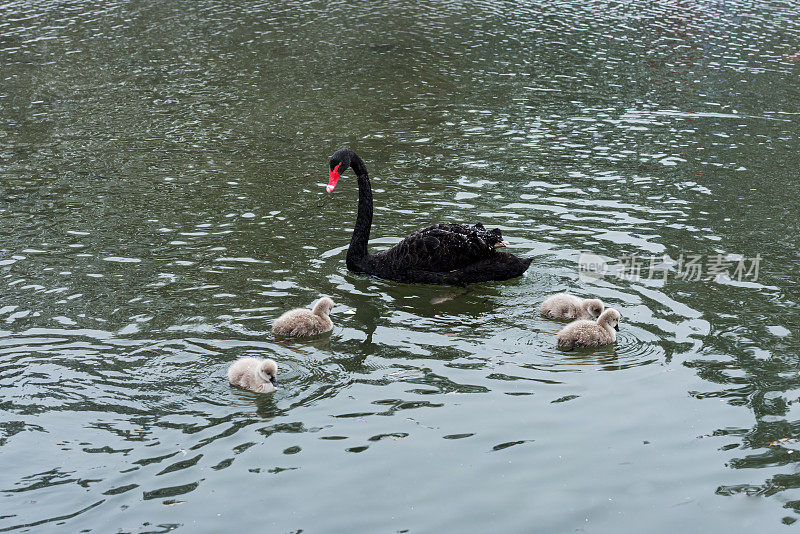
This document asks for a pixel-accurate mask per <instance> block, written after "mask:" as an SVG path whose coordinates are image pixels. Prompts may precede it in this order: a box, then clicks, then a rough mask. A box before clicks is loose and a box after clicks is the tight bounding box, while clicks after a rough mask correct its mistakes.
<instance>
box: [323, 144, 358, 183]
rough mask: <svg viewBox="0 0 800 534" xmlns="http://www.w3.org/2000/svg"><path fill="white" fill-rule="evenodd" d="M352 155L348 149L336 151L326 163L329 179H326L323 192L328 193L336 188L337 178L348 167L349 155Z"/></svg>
mask: <svg viewBox="0 0 800 534" xmlns="http://www.w3.org/2000/svg"><path fill="white" fill-rule="evenodd" d="M352 153H353V151H352V150H350V149H348V148H342V149H341V150H337V151H336V152H334V153H333V156H331V159H330V161H329V162H328V173H329V175H330V178H329V179H328V187H326V188H325V191H327V192H328V193H330V192H331V191H333V189H334V188H335V187H336V182H338V181H339V177H340V176H341V175H343V174H344V171H346V170H347V168H348V167H349V166H350V158H351V154H352Z"/></svg>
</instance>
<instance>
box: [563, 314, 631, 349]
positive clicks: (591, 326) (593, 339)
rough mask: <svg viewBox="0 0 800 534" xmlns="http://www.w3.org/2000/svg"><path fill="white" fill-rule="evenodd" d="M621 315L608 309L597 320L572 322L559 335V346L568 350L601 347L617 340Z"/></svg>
mask: <svg viewBox="0 0 800 534" xmlns="http://www.w3.org/2000/svg"><path fill="white" fill-rule="evenodd" d="M619 318H620V314H619V312H618V311H617V310H615V309H614V308H608V309H607V310H606V311H604V312H603V314H602V315H600V317H599V318H598V319H597V322H594V321H589V320H587V319H579V320H577V321H572V322H571V323H569V324H568V325H567V326H565V327H564V328H563V329H561V331H560V332H559V333H558V346H559V347H564V348H567V349H573V348H575V347H599V346H600V345H608V344H609V343H614V342H615V341H616V340H617V332H616V331H617V330H619Z"/></svg>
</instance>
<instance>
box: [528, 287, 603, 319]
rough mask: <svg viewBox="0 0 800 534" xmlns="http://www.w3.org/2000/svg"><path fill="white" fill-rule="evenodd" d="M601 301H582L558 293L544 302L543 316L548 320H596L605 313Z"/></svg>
mask: <svg viewBox="0 0 800 534" xmlns="http://www.w3.org/2000/svg"><path fill="white" fill-rule="evenodd" d="M603 308H604V306H603V301H602V300H600V299H582V298H580V297H576V296H574V295H568V294H566V293H558V294H557V295H553V296H552V297H550V298H548V299H547V300H545V301H544V302H542V310H541V311H542V315H544V316H545V317H547V318H548V319H594V318H595V317H599V316H600V314H601V313H603Z"/></svg>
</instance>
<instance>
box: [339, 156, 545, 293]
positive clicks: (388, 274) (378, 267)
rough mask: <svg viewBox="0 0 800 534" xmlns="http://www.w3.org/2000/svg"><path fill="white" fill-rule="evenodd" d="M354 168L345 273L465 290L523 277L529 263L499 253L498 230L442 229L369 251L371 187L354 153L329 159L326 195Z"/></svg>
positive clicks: (474, 227)
mask: <svg viewBox="0 0 800 534" xmlns="http://www.w3.org/2000/svg"><path fill="white" fill-rule="evenodd" d="M350 166H352V167H353V172H355V173H356V176H357V177H358V215H357V217H356V225H355V229H354V230H353V237H352V238H351V240H350V247H349V248H348V249H347V268H348V269H350V270H351V271H353V272H357V273H365V274H371V275H374V276H378V277H380V278H386V279H388V280H396V281H399V282H418V283H426V284H450V285H466V284H472V283H476V282H487V281H490V280H508V279H509V278H515V277H517V276H521V275H522V273H524V272H525V270H526V269H527V268H528V266H530V264H531V261H532V259H531V258H520V257H517V256H514V255H513V254H508V253H506V252H499V251H498V250H497V249H498V248H501V247H504V246H505V245H506V243H505V242H504V241H503V236H502V234H501V233H500V230H486V228H484V227H483V225H482V224H476V225H468V224H456V223H439V224H435V225H433V226H430V227H428V228H425V229H423V230H419V231H417V232H414V233H413V234H411V235H410V236H408V237H406V238H405V239H403V240H402V241H400V242H399V243H398V244H396V245H395V246H393V247H392V248H390V249H388V250H384V251H382V252H378V253H377V254H370V253H369V252H368V251H367V242H368V241H369V232H370V228H371V226H372V186H371V185H370V182H369V175H368V174H367V168H366V166H365V165H364V162H363V161H362V159H361V158H360V157H359V156H358V155H357V154H356V153H355V152H353V151H352V150H349V149H346V148H345V149H342V150H339V151H337V152H336V153H335V154H334V155H333V156H331V159H330V171H329V172H330V182H329V183H328V187H327V190H328V192H331V191H333V188H334V187H336V182H337V181H338V180H339V176H341V174H342V173H343V172H344V171H345V170H346V169H347V168H348V167H350Z"/></svg>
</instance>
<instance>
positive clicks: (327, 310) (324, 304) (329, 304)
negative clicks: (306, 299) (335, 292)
mask: <svg viewBox="0 0 800 534" xmlns="http://www.w3.org/2000/svg"><path fill="white" fill-rule="evenodd" d="M332 309H333V301H332V300H331V299H329V298H328V297H322V298H321V299H319V300H318V301H317V303H316V304H314V314H315V315H330V314H331V310H332Z"/></svg>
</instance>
